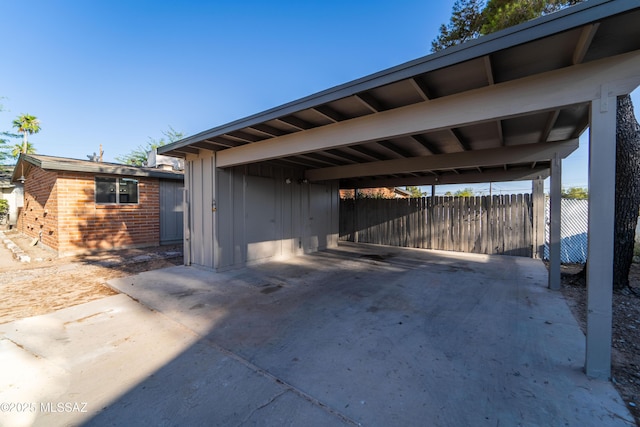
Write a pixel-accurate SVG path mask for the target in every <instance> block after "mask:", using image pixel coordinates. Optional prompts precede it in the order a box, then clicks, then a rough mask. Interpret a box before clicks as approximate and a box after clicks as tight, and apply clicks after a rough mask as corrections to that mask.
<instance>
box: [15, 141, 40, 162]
mask: <svg viewBox="0 0 640 427" xmlns="http://www.w3.org/2000/svg"><path fill="white" fill-rule="evenodd" d="M23 150H24V145H23V144H20V143H18V144H16V145H14V146H13V147H11V155H12V156H13V157H14V158H16V159H17V158H18V156H20V153H25V154H35V153H36V149H35V148H34V147H33V145H31V143H30V142H27V150H26V152H25V151H23Z"/></svg>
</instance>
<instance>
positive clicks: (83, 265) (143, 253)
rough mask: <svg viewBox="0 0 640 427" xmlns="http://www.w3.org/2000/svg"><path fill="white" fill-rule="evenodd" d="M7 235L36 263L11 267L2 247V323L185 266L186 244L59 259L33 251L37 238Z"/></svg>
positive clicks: (40, 250)
mask: <svg viewBox="0 0 640 427" xmlns="http://www.w3.org/2000/svg"><path fill="white" fill-rule="evenodd" d="M5 235H6V237H7V238H9V239H11V240H12V241H13V242H14V243H15V244H17V245H18V246H20V248H21V249H22V250H24V251H25V252H26V253H27V254H28V255H29V256H30V257H31V260H32V261H31V262H30V263H21V262H18V261H15V260H13V261H12V262H10V263H8V262H7V258H10V252H9V251H6V250H4V248H3V250H4V252H2V256H3V258H4V262H3V263H2V264H1V265H2V267H0V323H7V322H11V321H13V320H16V319H20V318H23V317H31V316H37V315H40V314H46V313H50V312H53V311H55V310H59V309H61V308H66V307H71V306H74V305H77V304H82V303H85V302H89V301H93V300H95V299H99V298H103V297H105V296H109V295H115V294H116V292H115V291H113V290H112V289H111V288H109V287H107V286H106V282H107V280H110V279H113V278H116V277H123V276H130V275H132V274H136V273H139V272H141V271H148V270H155V269H159V268H165V267H170V266H173V265H180V264H182V245H180V246H158V247H153V248H145V249H128V250H122V251H113V252H103V253H101V254H98V255H85V256H76V257H66V258H57V257H56V255H55V254H54V253H53V252H51V251H50V250H48V249H46V248H42V247H39V246H38V245H35V246H32V245H31V243H32V239H30V238H28V237H26V236H24V235H21V234H19V233H17V232H5Z"/></svg>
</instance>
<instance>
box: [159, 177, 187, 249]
mask: <svg viewBox="0 0 640 427" xmlns="http://www.w3.org/2000/svg"><path fill="white" fill-rule="evenodd" d="M183 188H184V183H183V182H180V181H173V180H171V181H170V180H164V179H161V180H160V244H161V245H167V244H175V243H180V242H182V239H183V235H184V232H183V206H182V204H183V200H182V197H183Z"/></svg>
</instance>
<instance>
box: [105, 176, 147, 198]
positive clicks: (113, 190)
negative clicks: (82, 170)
mask: <svg viewBox="0 0 640 427" xmlns="http://www.w3.org/2000/svg"><path fill="white" fill-rule="evenodd" d="M96 203H116V204H132V203H138V180H137V179H131V178H104V177H96Z"/></svg>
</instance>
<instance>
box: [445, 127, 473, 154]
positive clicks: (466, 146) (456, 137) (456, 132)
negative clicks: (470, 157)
mask: <svg viewBox="0 0 640 427" xmlns="http://www.w3.org/2000/svg"><path fill="white" fill-rule="evenodd" d="M448 131H449V134H450V135H451V136H452V137H453V139H454V140H455V142H457V143H458V146H459V147H460V148H462V149H463V150H464V151H469V150H471V147H469V144H468V143H467V142H466V141H465V139H464V137H463V136H462V134H461V133H460V131H459V130H458V129H448Z"/></svg>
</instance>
